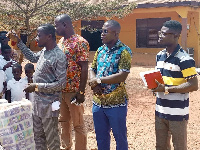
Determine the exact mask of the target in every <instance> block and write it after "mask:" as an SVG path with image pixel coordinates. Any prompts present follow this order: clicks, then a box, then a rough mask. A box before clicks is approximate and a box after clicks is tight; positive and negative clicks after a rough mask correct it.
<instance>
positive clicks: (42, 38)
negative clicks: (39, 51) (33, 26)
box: [36, 27, 49, 47]
mask: <svg viewBox="0 0 200 150" xmlns="http://www.w3.org/2000/svg"><path fill="white" fill-rule="evenodd" d="M48 37H49V36H48V35H46V34H45V33H44V32H43V31H42V29H41V28H40V27H39V28H38V30H37V37H36V41H37V43H38V46H39V47H46V46H47V44H48V42H49V38H48Z"/></svg>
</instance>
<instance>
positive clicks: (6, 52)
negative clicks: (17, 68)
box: [2, 49, 12, 61]
mask: <svg viewBox="0 0 200 150" xmlns="http://www.w3.org/2000/svg"><path fill="white" fill-rule="evenodd" d="M11 55H12V50H11V49H5V50H4V51H3V52H2V56H3V57H4V59H5V60H6V61H10V59H11Z"/></svg>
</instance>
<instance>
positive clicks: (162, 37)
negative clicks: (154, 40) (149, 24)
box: [158, 26, 176, 46]
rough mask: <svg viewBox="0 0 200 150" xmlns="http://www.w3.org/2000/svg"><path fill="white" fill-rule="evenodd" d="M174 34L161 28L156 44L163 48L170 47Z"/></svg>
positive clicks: (173, 41) (165, 28)
mask: <svg viewBox="0 0 200 150" xmlns="http://www.w3.org/2000/svg"><path fill="white" fill-rule="evenodd" d="M175 34H176V33H175V32H174V31H172V30H170V29H169V28H167V27H165V26H163V27H162V28H161V30H160V31H159V32H158V36H159V39H158V42H159V43H160V44H161V45H163V46H170V45H172V44H174V43H175Z"/></svg>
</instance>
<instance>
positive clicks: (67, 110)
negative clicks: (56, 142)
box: [59, 93, 87, 150]
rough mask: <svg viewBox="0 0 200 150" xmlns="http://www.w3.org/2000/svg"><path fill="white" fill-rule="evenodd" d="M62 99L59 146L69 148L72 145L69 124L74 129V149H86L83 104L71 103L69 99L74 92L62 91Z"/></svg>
mask: <svg viewBox="0 0 200 150" xmlns="http://www.w3.org/2000/svg"><path fill="white" fill-rule="evenodd" d="M62 94H63V99H62V102H61V106H60V117H59V123H60V127H61V129H60V137H61V146H62V147H63V148H65V149H70V148H71V146H72V136H71V131H72V129H71V125H72V122H73V127H74V131H75V150H86V149H87V148H86V147H87V135H86V131H85V126H84V120H83V113H84V108H83V105H80V106H76V105H75V104H71V102H70V100H71V98H72V97H74V96H75V95H76V93H62Z"/></svg>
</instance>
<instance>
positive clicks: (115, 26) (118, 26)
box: [106, 20, 121, 30]
mask: <svg viewBox="0 0 200 150" xmlns="http://www.w3.org/2000/svg"><path fill="white" fill-rule="evenodd" d="M106 22H107V23H109V24H110V25H111V26H112V27H114V28H116V29H118V30H120V29H121V26H120V24H119V22H117V21H115V20H108V21H106Z"/></svg>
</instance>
